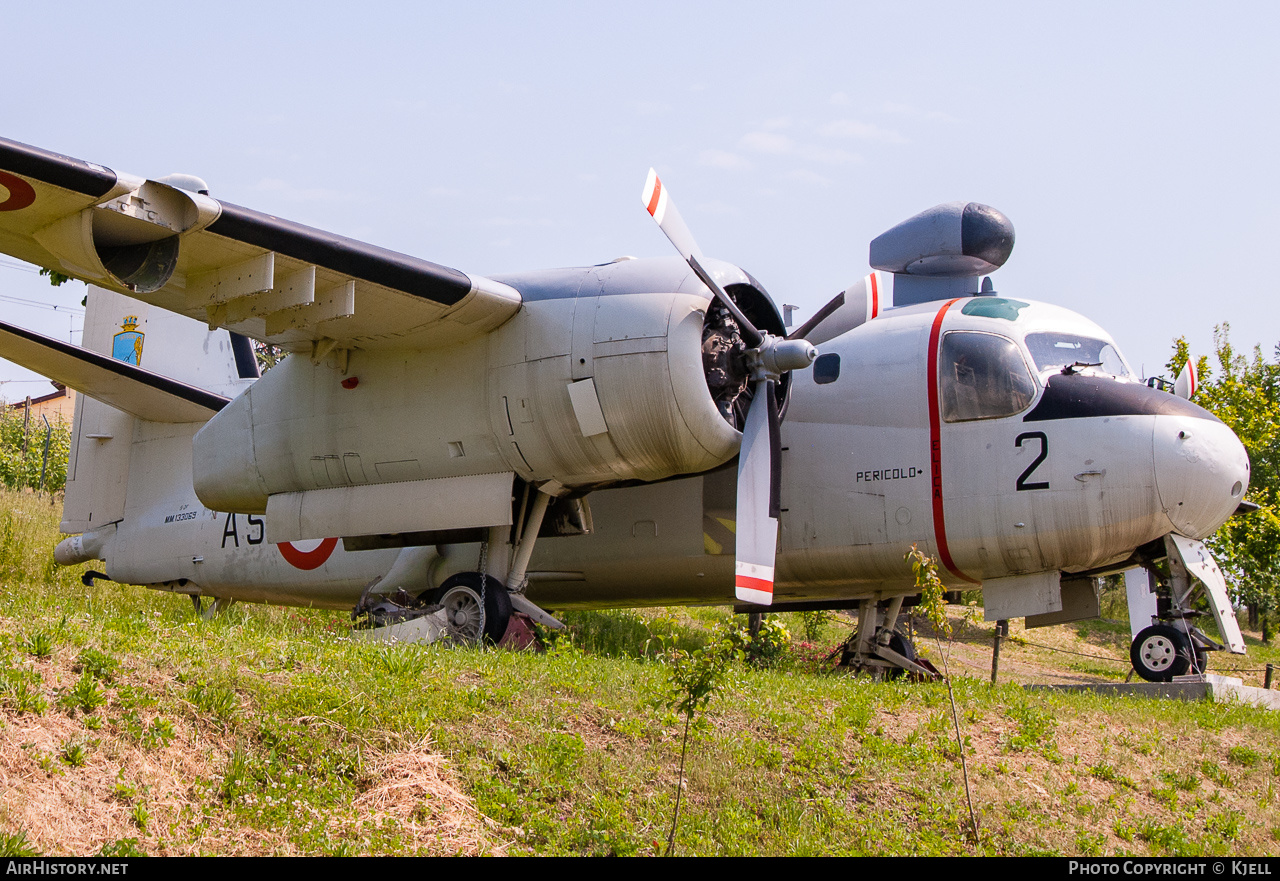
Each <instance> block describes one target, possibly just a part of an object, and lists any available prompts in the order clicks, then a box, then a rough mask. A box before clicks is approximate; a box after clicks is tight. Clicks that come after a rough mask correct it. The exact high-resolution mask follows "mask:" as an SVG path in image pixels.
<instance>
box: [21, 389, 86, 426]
mask: <svg viewBox="0 0 1280 881" xmlns="http://www.w3.org/2000/svg"><path fill="white" fill-rule="evenodd" d="M54 385H55V386H56V387H57V389H58V390H57V391H55V392H51V393H50V394H47V395H41V396H40V397H38V398H32V399H31V419H32V421H33V422H39V421H40V417H41V416H48V417H49V422H50V423H54V422H57V421H58V418H59V417H61V418H62V421H63V422H65V423H66V424H67V425H70V424H71V417H72V416H74V415H75V412H76V393H75V389H69V388H67V387H66V386H64V385H61V384H60V383H56V382H55V383H54ZM26 406H27V402H26V401H25V400H23V401H19V402H18V403H16V404H10V405H9V409H10V410H16V411H17V412H18V413H21V412H22V411H23V409H24V408H25V407H26Z"/></svg>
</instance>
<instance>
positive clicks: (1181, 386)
mask: <svg viewBox="0 0 1280 881" xmlns="http://www.w3.org/2000/svg"><path fill="white" fill-rule="evenodd" d="M1197 384H1198V380H1197V378H1196V367H1195V364H1193V363H1192V361H1191V359H1190V358H1187V363H1186V364H1184V365H1182V372H1181V373H1179V374H1178V378H1177V379H1175V380H1174V381H1173V393H1174V394H1175V395H1177V396H1178V397H1180V398H1186V399H1187V400H1188V401H1189V400H1191V396H1192V395H1194V394H1195V393H1196V386H1197Z"/></svg>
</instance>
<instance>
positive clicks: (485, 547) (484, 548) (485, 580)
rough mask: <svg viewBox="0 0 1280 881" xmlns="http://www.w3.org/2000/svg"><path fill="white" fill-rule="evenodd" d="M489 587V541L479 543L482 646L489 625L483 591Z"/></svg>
mask: <svg viewBox="0 0 1280 881" xmlns="http://www.w3.org/2000/svg"><path fill="white" fill-rule="evenodd" d="M488 585H489V540H488V539H485V540H484V541H482V542H480V643H481V644H482V645H483V644H484V628H485V625H486V624H488V623H489V620H488V618H489V615H488V612H487V611H486V610H485V589H486V588H487V587H488Z"/></svg>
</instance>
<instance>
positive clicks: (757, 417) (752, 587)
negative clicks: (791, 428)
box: [734, 380, 782, 606]
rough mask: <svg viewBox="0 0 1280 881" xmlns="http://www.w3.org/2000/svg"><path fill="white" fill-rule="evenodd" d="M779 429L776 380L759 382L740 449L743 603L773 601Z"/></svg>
mask: <svg viewBox="0 0 1280 881" xmlns="http://www.w3.org/2000/svg"><path fill="white" fill-rule="evenodd" d="M781 444H782V440H781V428H780V426H779V422H778V396H777V392H776V390H775V386H774V383H773V382H771V381H769V380H761V381H759V382H757V383H756V387H755V393H754V395H753V397H752V399H751V409H750V410H748V411H747V424H746V425H745V426H743V430H742V451H741V452H740V453H739V454H738V514H737V525H736V527H735V536H736V540H737V547H736V551H735V560H734V595H735V596H736V597H737V598H738V599H739V600H741V601H742V602H744V603H755V604H757V605H764V606H767V605H770V604H771V603H772V602H773V564H774V560H775V557H776V554H777V548H778V516H779V514H780V513H781V501H782V500H781V478H782V468H781V466H782V460H781Z"/></svg>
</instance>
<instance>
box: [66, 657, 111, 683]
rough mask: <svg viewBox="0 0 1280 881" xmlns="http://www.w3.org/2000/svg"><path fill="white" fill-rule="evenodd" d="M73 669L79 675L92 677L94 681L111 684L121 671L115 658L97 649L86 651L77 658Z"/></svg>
mask: <svg viewBox="0 0 1280 881" xmlns="http://www.w3.org/2000/svg"><path fill="white" fill-rule="evenodd" d="M72 669H73V670H75V671H76V672H77V673H83V674H85V675H87V676H92V677H93V678H94V679H100V680H102V681H103V682H110V681H111V680H112V679H114V678H115V675H116V672H117V671H118V670H119V669H120V663H119V662H118V661H117V660H116V659H115V658H113V657H111V656H110V655H108V654H105V653H103V652H100V651H98V650H97V649H85V650H84V651H82V652H80V655H79V657H77V658H76V663H75V666H74V667H72Z"/></svg>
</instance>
